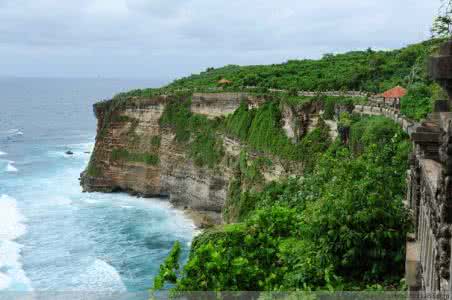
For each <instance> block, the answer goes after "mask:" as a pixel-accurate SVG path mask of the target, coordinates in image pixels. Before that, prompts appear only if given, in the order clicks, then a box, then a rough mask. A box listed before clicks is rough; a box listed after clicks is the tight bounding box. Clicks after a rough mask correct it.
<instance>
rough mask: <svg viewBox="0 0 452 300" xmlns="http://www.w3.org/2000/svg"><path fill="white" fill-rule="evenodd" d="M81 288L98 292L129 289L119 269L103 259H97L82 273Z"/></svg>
mask: <svg viewBox="0 0 452 300" xmlns="http://www.w3.org/2000/svg"><path fill="white" fill-rule="evenodd" d="M79 288H80V289H81V290H83V291H96V292H98V291H101V292H105V291H108V292H125V291H126V290H127V289H126V286H125V285H124V283H123V282H122V279H121V276H120V275H119V273H118V271H117V270H116V269H115V268H114V267H113V266H111V265H109V264H108V263H106V262H105V261H103V260H101V259H96V260H95V261H94V263H93V264H92V265H91V266H90V267H89V268H87V269H86V272H85V273H84V274H82V276H81V277H80V283H79Z"/></svg>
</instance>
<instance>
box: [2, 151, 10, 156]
mask: <svg viewBox="0 0 452 300" xmlns="http://www.w3.org/2000/svg"><path fill="white" fill-rule="evenodd" d="M5 155H8V153H6V152H3V151H0V156H5Z"/></svg>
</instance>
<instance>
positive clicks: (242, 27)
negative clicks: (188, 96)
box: [0, 0, 440, 80]
mask: <svg viewBox="0 0 452 300" xmlns="http://www.w3.org/2000/svg"><path fill="white" fill-rule="evenodd" d="M439 6H440V0H378V1H376V0H229V1H224V0H221V1H220V0H77V1H75V0H0V20H1V21H0V76H17V77H22V76H23V77H102V78H104V77H107V78H146V79H159V80H170V79H174V78H177V77H181V76H184V75H189V74H191V73H199V72H201V71H203V70H205V69H206V68H207V67H220V66H223V65H226V64H239V65H250V64H271V63H281V62H284V61H287V60H288V59H300V58H318V57H321V56H322V54H324V53H336V52H345V51H349V50H358V49H366V48H368V47H372V48H373V49H393V48H399V47H403V46H405V45H408V44H410V43H416V42H419V41H422V40H425V39H428V38H429V36H430V31H429V29H430V26H431V24H432V20H433V18H434V16H435V14H436V13H437V11H438V8H439Z"/></svg>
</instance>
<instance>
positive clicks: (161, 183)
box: [81, 93, 310, 212]
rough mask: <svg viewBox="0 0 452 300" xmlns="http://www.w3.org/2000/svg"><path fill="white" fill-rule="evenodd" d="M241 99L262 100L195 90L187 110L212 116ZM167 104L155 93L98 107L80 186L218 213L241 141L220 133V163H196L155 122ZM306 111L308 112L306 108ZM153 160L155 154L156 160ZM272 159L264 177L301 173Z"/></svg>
mask: <svg viewBox="0 0 452 300" xmlns="http://www.w3.org/2000/svg"><path fill="white" fill-rule="evenodd" d="M228 99H230V101H228ZM202 100H206V103H202ZM241 101H248V104H249V106H250V107H255V106H257V105H259V103H261V102H262V100H261V99H256V98H252V97H247V96H246V95H238V94H226V93H225V94H218V93H215V94H211V95H207V94H202V95H201V94H198V95H195V97H194V98H192V107H191V110H192V112H193V113H199V114H203V115H205V116H207V117H209V118H215V117H219V116H224V115H227V114H229V113H232V112H233V111H235V109H237V108H238V107H239V105H240V103H241ZM167 103H168V99H167V98H166V97H156V98H153V99H146V100H143V101H140V102H138V104H137V103H136V102H135V103H133V104H130V105H129V104H127V105H123V106H121V107H118V108H114V107H113V105H109V103H108V102H107V103H106V104H104V105H96V106H95V114H96V117H97V119H98V129H97V137H96V145H95V148H94V152H93V154H92V158H91V162H90V166H89V167H88V168H87V170H86V171H85V172H83V173H82V174H81V185H82V187H83V189H84V191H87V192H95V191H100V192H115V191H125V192H129V193H131V194H137V195H142V196H145V197H152V196H169V199H170V201H171V202H172V203H173V204H175V205H176V206H179V207H184V208H190V209H192V210H196V211H211V212H221V210H222V208H223V207H224V206H225V202H226V199H227V195H228V188H229V183H230V182H231V180H232V179H234V174H235V169H234V168H236V166H237V164H236V163H234V162H237V161H238V159H239V156H240V152H241V150H242V149H243V148H244V147H243V145H241V144H240V142H239V141H236V140H234V139H232V138H230V137H229V138H228V137H224V136H222V137H221V139H222V140H223V148H224V151H225V155H224V157H223V159H222V161H221V162H220V163H219V164H218V165H217V166H216V168H215V169H209V168H207V167H200V166H197V165H196V164H195V163H194V162H193V161H192V159H191V158H190V156H189V154H188V151H187V149H186V145H184V144H183V143H178V142H177V141H176V140H175V134H174V132H173V131H172V129H171V128H167V127H164V126H161V125H160V123H159V120H160V117H161V116H162V114H163V112H164V110H165V106H166V104H167ZM305 109H306V112H310V108H305ZM297 116H298V114H295V115H294V116H292V117H293V118H296V117H297ZM290 122H292V123H297V122H300V121H296V120H291V121H290ZM302 124H304V123H303V122H302ZM124 153H128V154H129V155H131V154H133V155H143V154H146V155H148V156H149V155H150V156H152V158H154V160H151V159H148V161H146V160H144V161H143V160H142V159H121V155H125V154H124ZM255 155H256V156H262V155H263V154H255ZM118 157H119V159H118ZM155 158H158V161H157V162H156V161H155ZM272 161H273V164H272V165H271V166H267V167H265V170H262V173H263V175H264V178H265V180H266V181H271V180H276V179H279V178H281V177H283V176H288V175H289V174H294V173H296V172H297V171H299V172H301V167H299V166H297V165H296V164H293V163H291V164H288V163H285V162H283V161H281V160H279V159H277V158H274V159H272Z"/></svg>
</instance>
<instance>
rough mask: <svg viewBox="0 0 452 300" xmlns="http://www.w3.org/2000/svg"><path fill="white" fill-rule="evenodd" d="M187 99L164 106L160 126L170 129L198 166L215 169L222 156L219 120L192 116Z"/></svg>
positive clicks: (183, 98)
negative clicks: (185, 146) (218, 134)
mask: <svg viewBox="0 0 452 300" xmlns="http://www.w3.org/2000/svg"><path fill="white" fill-rule="evenodd" d="M190 105H191V101H190V100H189V99H188V100H187V97H181V98H175V99H173V100H171V101H169V102H168V104H167V105H166V106H165V110H164V112H163V115H162V117H161V118H160V125H161V126H164V127H165V126H166V127H169V128H171V129H172V130H173V131H174V133H175V139H176V141H178V142H180V143H183V144H187V145H188V149H189V155H190V157H191V158H192V159H193V161H194V162H195V164H197V165H198V166H207V167H209V168H215V166H216V165H217V164H218V162H219V161H220V160H221V159H222V157H223V155H224V149H223V143H222V141H221V140H220V139H219V137H218V136H217V134H216V133H217V130H218V128H219V126H220V123H221V121H220V120H209V119H208V118H207V117H205V116H201V115H197V114H192V113H191V111H190Z"/></svg>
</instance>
